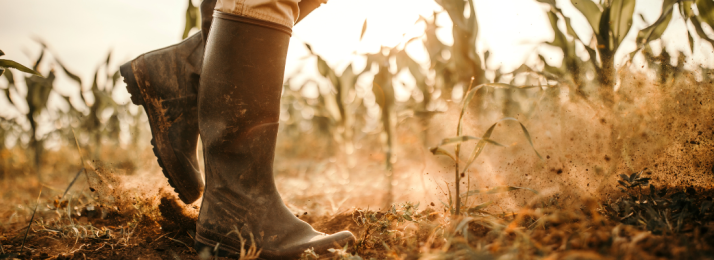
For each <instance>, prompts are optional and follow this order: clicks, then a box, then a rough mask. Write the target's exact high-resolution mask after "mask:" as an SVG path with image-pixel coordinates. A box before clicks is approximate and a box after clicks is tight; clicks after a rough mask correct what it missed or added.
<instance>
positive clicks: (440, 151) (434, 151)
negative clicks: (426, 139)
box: [429, 147, 456, 162]
mask: <svg viewBox="0 0 714 260" xmlns="http://www.w3.org/2000/svg"><path fill="white" fill-rule="evenodd" d="M429 151H430V152H431V153H432V154H433V155H446V156H448V157H449V158H451V160H453V161H454V162H455V161H456V157H454V156H453V155H452V154H450V153H449V152H447V151H446V150H444V149H442V148H440V147H434V148H431V149H429Z"/></svg>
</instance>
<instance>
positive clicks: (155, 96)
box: [120, 0, 216, 204]
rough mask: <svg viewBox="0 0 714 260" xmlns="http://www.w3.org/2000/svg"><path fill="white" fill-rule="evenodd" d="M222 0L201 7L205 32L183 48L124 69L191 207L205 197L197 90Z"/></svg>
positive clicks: (167, 170) (160, 156)
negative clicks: (207, 41) (198, 150)
mask: <svg viewBox="0 0 714 260" xmlns="http://www.w3.org/2000/svg"><path fill="white" fill-rule="evenodd" d="M215 5H216V0H205V1H203V2H202V3H201V13H202V14H203V19H202V20H203V21H202V23H201V27H202V28H201V32H199V33H196V34H194V35H192V36H190V37H188V38H186V40H184V41H182V42H181V43H179V44H176V45H172V46H169V47H166V48H163V49H159V50H155V51H152V52H148V53H145V54H142V55H140V56H139V57H137V58H136V59H134V60H132V61H130V62H127V63H125V64H124V65H122V66H121V67H120V73H121V75H122V77H124V82H126V85H127V86H126V88H127V90H128V91H129V94H131V101H132V103H134V104H135V105H140V106H143V107H144V111H145V112H146V115H147V117H148V118H149V124H150V126H151V135H152V137H153V139H152V140H151V144H152V145H153V146H154V154H155V155H156V158H157V160H158V162H159V166H161V169H162V171H163V173H164V175H165V176H166V177H167V178H168V179H169V184H170V185H171V187H173V188H174V190H175V191H176V193H178V196H179V198H180V199H181V201H183V202H184V203H186V204H190V203H193V202H194V201H196V200H198V199H199V198H200V197H201V194H202V193H203V187H204V183H203V179H202V178H201V172H200V170H199V167H198V166H199V165H198V159H197V157H196V146H197V144H198V117H197V116H198V115H197V111H198V110H197V107H196V102H197V101H196V100H197V91H198V86H199V78H200V75H201V64H202V63H203V52H204V49H205V48H204V40H205V38H206V37H207V35H208V31H209V29H210V26H211V20H212V14H213V8H214V7H215Z"/></svg>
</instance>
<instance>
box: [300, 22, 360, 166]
mask: <svg viewBox="0 0 714 260" xmlns="http://www.w3.org/2000/svg"><path fill="white" fill-rule="evenodd" d="M364 28H366V27H364ZM363 34H364V30H363ZM306 46H307V48H308V50H309V51H310V54H311V55H312V56H315V57H316V58H317V70H318V72H319V73H320V75H321V76H322V77H324V78H326V79H328V80H329V82H330V84H332V89H331V91H330V92H329V93H328V94H326V95H320V98H319V100H320V104H321V108H322V110H323V113H322V114H327V115H330V116H329V118H330V123H331V124H333V125H334V126H335V127H333V129H334V132H333V133H332V134H333V137H334V139H335V140H336V141H337V143H338V144H339V145H340V146H342V151H343V152H344V153H345V154H347V155H351V154H352V153H353V152H354V134H355V129H356V125H355V123H356V115H355V113H354V112H355V110H357V108H358V107H359V106H361V105H362V103H361V99H360V98H359V97H358V96H357V95H356V93H355V85H356V84H357V79H358V78H359V77H360V76H361V75H362V74H363V73H364V72H365V71H362V72H359V73H355V72H354V69H353V67H352V64H350V65H348V66H347V68H345V69H344V70H343V71H342V73H340V74H339V75H338V74H337V73H336V72H335V70H334V69H333V68H331V67H330V66H329V65H328V64H327V62H325V60H324V59H323V58H322V56H320V55H318V54H316V53H314V52H313V51H312V47H310V45H307V44H306ZM352 166H353V163H350V167H352Z"/></svg>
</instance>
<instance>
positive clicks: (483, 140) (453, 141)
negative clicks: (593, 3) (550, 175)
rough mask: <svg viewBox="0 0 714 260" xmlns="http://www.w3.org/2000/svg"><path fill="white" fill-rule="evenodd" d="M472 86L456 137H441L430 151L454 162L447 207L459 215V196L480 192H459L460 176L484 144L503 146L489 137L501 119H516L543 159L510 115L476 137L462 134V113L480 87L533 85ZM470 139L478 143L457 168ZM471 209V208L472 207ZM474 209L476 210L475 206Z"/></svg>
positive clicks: (462, 109) (503, 188)
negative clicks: (450, 148)
mask: <svg viewBox="0 0 714 260" xmlns="http://www.w3.org/2000/svg"><path fill="white" fill-rule="evenodd" d="M472 86H473V82H472V83H471V85H470V86H469V90H468V91H467V93H466V97H465V98H464V101H463V105H462V108H461V114H460V115H459V121H458V124H457V127H456V137H450V138H445V139H443V140H442V141H441V142H440V143H439V145H437V146H436V147H434V148H431V149H430V150H431V152H432V153H433V154H434V155H445V156H447V157H449V158H450V159H451V160H452V161H453V162H454V165H455V167H454V182H455V186H456V187H455V188H456V195H455V196H454V197H455V199H454V200H453V201H455V203H453V204H452V198H451V195H450V196H449V205H448V208H449V209H453V212H452V213H454V214H455V215H457V216H458V215H461V198H462V197H468V196H471V195H475V194H478V193H481V191H479V190H474V191H468V192H466V193H464V194H462V193H461V189H460V186H461V185H460V183H461V182H460V181H461V178H463V177H464V176H465V175H466V171H467V170H468V168H469V167H470V166H471V164H472V163H473V162H474V161H475V160H476V158H478V156H479V155H481V153H482V152H483V149H484V148H485V147H486V144H492V145H496V146H502V147H503V146H504V145H502V144H500V143H498V142H496V141H494V140H492V139H491V134H493V130H494V129H495V128H496V126H497V125H498V123H500V122H503V121H516V122H518V123H519V124H520V126H521V130H523V135H524V136H525V137H526V139H527V140H528V143H529V144H530V145H531V148H533V151H534V152H535V153H536V155H537V156H538V158H540V159H543V158H542V157H541V156H540V154H539V153H538V151H537V150H536V149H535V146H534V145H533V140H531V136H530V134H529V133H528V130H527V129H526V127H525V126H524V125H523V123H521V122H520V121H518V119H515V118H512V117H506V118H502V119H501V120H499V121H497V122H496V123H494V124H493V125H491V127H489V128H488V130H487V131H486V133H484V134H483V136H481V137H476V136H471V135H464V133H463V122H464V115H465V114H466V109H467V107H468V105H469V103H470V102H471V100H472V99H473V98H474V96H475V95H476V93H477V92H478V90H479V89H481V88H493V89H524V88H533V87H515V86H512V85H509V84H503V83H485V84H480V85H478V86H476V88H473V89H472V88H471V87H472ZM471 140H476V141H478V143H477V144H476V146H475V147H474V150H473V151H472V152H471V154H470V155H469V157H468V159H467V160H466V162H465V163H464V164H463V165H464V167H463V169H460V168H459V164H460V163H461V159H460V158H461V144H462V143H465V142H468V141H471ZM447 145H455V148H454V153H453V154H452V153H450V152H448V151H447V150H445V149H444V148H443V147H444V146H447ZM516 189H523V188H520V187H512V186H505V187H497V188H495V189H493V190H492V191H489V192H487V193H495V192H501V191H510V190H516ZM477 207H478V206H477ZM481 208H483V205H481ZM472 210H473V209H472ZM475 210H478V208H476V209H475Z"/></svg>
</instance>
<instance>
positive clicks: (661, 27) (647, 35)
mask: <svg viewBox="0 0 714 260" xmlns="http://www.w3.org/2000/svg"><path fill="white" fill-rule="evenodd" d="M673 5H674V1H672V0H666V1H664V3H663V4H662V15H660V17H659V18H657V21H655V22H654V23H652V25H650V26H648V27H647V28H645V29H642V30H640V31H639V32H638V33H637V40H636V42H637V46H638V48H637V49H640V48H642V46H644V45H646V44H647V43H649V42H650V41H653V40H656V39H659V38H660V37H662V34H663V33H664V31H665V30H666V29H667V26H669V21H671V20H672V10H673Z"/></svg>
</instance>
